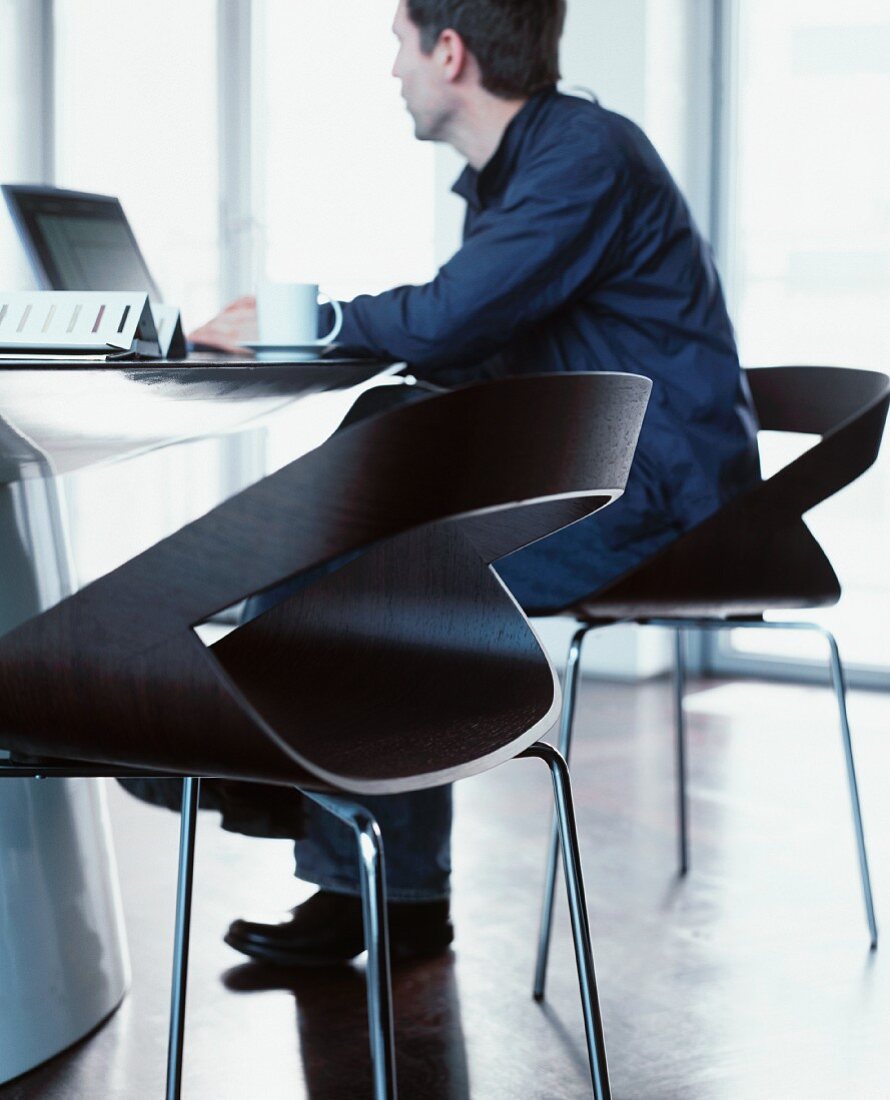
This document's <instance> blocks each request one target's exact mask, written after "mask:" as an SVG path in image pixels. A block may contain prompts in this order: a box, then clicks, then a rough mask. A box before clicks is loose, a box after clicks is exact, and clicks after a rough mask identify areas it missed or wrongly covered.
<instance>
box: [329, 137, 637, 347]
mask: <svg viewBox="0 0 890 1100" xmlns="http://www.w3.org/2000/svg"><path fill="white" fill-rule="evenodd" d="M626 194H627V190H626V188H625V187H624V186H623V185H622V180H621V179H620V176H619V175H618V174H617V173H616V172H615V171H614V170H613V169H612V168H611V166H609V167H604V166H603V165H602V164H600V163H598V162H597V161H596V160H593V159H591V161H590V162H589V163H581V164H578V163H567V162H566V160H565V155H563V156H561V157H560V156H558V155H557V156H555V157H553V158H552V159H548V158H542V160H541V161H540V162H539V164H538V166H537V167H536V168H534V167H533V168H531V169H529V170H528V172H527V173H525V174H524V177H523V180H522V182H521V184H520V185H518V186H516V187H515V188H513V189H512V191H511V192H508V202H507V205H506V207H504V208H501V209H499V210H492V211H487V212H485V213H483V214H482V215H480V217H479V219H478V221H477V223H476V225H475V227H474V231H473V234H472V236H471V237H470V238H469V239H468V240H467V241H466V243H465V244H464V245H463V247H462V248H461V249H460V250H459V251H458V252H457V253H456V254H455V255H454V257H453V258H452V259H451V260H449V261H448V263H446V264H445V265H444V267H442V268H441V270H440V271H439V273H438V275H437V276H436V278H435V279H433V280H432V282H429V283H426V284H425V285H423V286H403V287H397V288H396V289H394V290H389V291H386V292H384V293H383V294H376V295H362V296H360V297H358V298H356V299H354V301H352V302H349V303H346V304H345V305H344V318H343V328H342V331H341V333H340V336H339V340H338V342H339V343H342V344H344V345H346V346H348V347H350V348H356V349H361V350H364V351H367V352H369V353H371V354H373V355H377V356H379V357H381V358H387V359H399V360H405V361H407V362H409V363H410V364H412V366H416V367H436V366H438V365H441V364H446V363H448V364H459V363H461V362H470V361H474V360H481V359H484V358H486V357H488V356H490V355H492V354H494V353H495V352H497V351H498V350H500V349H501V348H503V347H504V346H505V345H506V344H508V343H509V342H510V341H511V340H513V339H514V338H515V337H516V336H518V335H520V334H521V332H522V330H523V329H524V328H527V327H530V326H532V325H534V324H536V323H537V322H539V321H541V320H542V319H544V318H546V317H547V316H549V315H550V314H553V313H555V312H556V311H558V310H559V309H560V308H561V307H562V306H564V305H566V304H567V303H569V302H570V301H572V299H573V298H574V297H575V296H576V295H577V294H578V293H579V292H582V291H583V290H584V289H585V286H589V284H590V282H591V281H592V280H593V279H595V278H597V277H598V276H601V275H602V273H603V271H604V269H606V268H607V267H608V263H609V258H610V255H611V251H612V248H613V246H614V245H615V243H616V241H618V240H619V239H620V237H621V233H622V224H623V217H622V214H623V201H622V200H623V198H624V197H625V196H626Z"/></svg>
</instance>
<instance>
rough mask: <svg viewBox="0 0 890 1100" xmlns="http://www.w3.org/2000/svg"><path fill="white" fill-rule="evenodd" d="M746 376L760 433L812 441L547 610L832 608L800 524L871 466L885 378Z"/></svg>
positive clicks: (814, 370) (886, 394)
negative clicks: (689, 524)
mask: <svg viewBox="0 0 890 1100" xmlns="http://www.w3.org/2000/svg"><path fill="white" fill-rule="evenodd" d="M745 373H746V376H747V380H748V383H749V385H750V387H751V394H752V397H753V399H754V405H755V408H756V411H757V416H758V419H759V423H760V427H761V429H762V430H768V431H780V432H800V433H808V434H810V433H811V434H816V435H819V436H821V439H820V440H819V442H818V443H817V444H815V445H814V446H813V447H811V448H810V449H808V450H807V451H805V452H804V453H803V454H802V455H800V456H799V457H798V458H796V459H795V460H794V461H793V462H790V463H789V464H788V465H787V466H785V467H783V468H782V469H781V470H779V471H778V472H777V473H776V474H774V475H773V476H772V477H770V478H769V479H768V480H766V481H763V482H762V483H760V484H759V485H757V486H755V487H754V488H752V489H751V490H749V491H748V492H747V493H744V494H742V495H741V496H739V497H737V498H736V499H735V500H733V501H731V502H730V503H729V504H727V505H726V506H725V507H724V508H722V509H720V511H719V512H716V513H715V514H714V515H712V516H710V517H708V518H707V519H706V520H704V521H703V522H702V523H700V524H699V525H698V526H696V527H694V528H692V529H691V530H690V531H687V532H686V533H685V534H683V535H682V536H680V538H678V539H677V540H676V541H675V542H673V543H671V544H670V545H668V546H667V547H666V548H665V549H664V550H662V551H661V552H660V553H659V554H657V555H655V556H653V557H652V558H651V559H650V560H648V561H646V562H643V563H642V564H641V565H640V566H638V567H637V568H636V569H634V570H632V571H630V572H628V573H626V574H625V575H624V576H622V577H619V578H617V579H616V580H614V581H612V582H611V583H610V584H608V585H606V586H605V587H604V588H602V589H601V590H600V591H598V592H595V593H592V594H591V595H590V596H589V597H586V598H585V599H584V600H582V601H581V602H580V603H579V604H578V605H577V607H576V608H559V609H556V608H554V609H548V610H549V612H550V613H559V612H562V613H566V612H569V613H572V612H573V611H574V612H576V613H578V614H580V615H581V616H582V617H584V618H588V619H599V618H604V619H625V618H627V619H634V618H644V617H655V616H690V615H696V614H698V615H703V616H706V615H719V616H727V615H751V614H760V613H762V612H763V611H765V610H767V609H770V608H795V607H816V606H825V605H827V604H831V603H835V602H836V601H837V599H838V598H839V596H840V584H839V582H838V579H837V576H836V575H835V572H834V570H833V569H832V567H831V563H830V562H829V561H828V559H827V557H826V556H825V554H824V552H823V550H822V548H821V547H820V546H819V544H818V542H817V541H816V539H815V538H814V537H813V535H812V534H811V532H810V530H809V528H808V527H807V525H806V524H805V523H804V521H803V519H802V518H801V517H802V516H803V515H804V514H805V513H806V512H807V511H809V510H810V509H811V508H813V507H815V505H817V504H819V503H820V502H821V501H823V500H825V499H826V498H828V497H829V496H831V495H832V494H833V493H836V492H837V491H838V490H839V489H842V488H843V487H844V486H845V485H848V484H849V483H850V482H851V481H853V480H855V479H856V478H857V477H859V476H860V475H861V474H862V473H864V472H865V471H866V470H867V469H868V468H869V467H870V466H871V465H872V463H873V462H874V461H875V458H876V457H877V454H878V450H879V448H880V445H881V436H882V433H883V430H884V424H885V421H886V419H887V408H888V404H890V379H888V378H887V376H886V375H884V374H880V373H878V372H875V371H866V370H854V369H848V368H843V367H802V366H801V367H799V366H788V367H766V368H758V369H756V370H749V371H746V372H745Z"/></svg>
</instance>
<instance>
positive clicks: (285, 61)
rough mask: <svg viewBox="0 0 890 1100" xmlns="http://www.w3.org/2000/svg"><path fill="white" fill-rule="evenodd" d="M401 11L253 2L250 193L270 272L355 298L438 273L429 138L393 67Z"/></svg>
mask: <svg viewBox="0 0 890 1100" xmlns="http://www.w3.org/2000/svg"><path fill="white" fill-rule="evenodd" d="M394 11H395V3H394V2H393V0H361V2H360V3H356V2H355V0H326V2H325V5H324V18H320V16H319V8H318V4H317V3H316V2H315V0H261V2H258V3H255V4H254V7H253V12H254V31H255V65H254V69H255V89H254V100H255V107H254V142H255V148H256V156H255V158H254V163H255V171H256V179H255V185H254V193H255V196H256V201H257V216H258V219H259V221H260V225H261V235H262V238H263V240H262V241H261V242H260V244H261V247H260V249H259V252H260V255H261V256H262V255H263V254H265V264H264V266H265V272H266V274H267V275H268V276H269V277H270V278H274V279H293V280H297V281H302V282H318V283H320V284H321V285H322V286H323V287H324V289H325V290H327V291H329V292H330V293H332V294H334V295H335V296H337V297H340V298H350V297H353V296H354V295H355V294H357V293H361V292H376V291H380V290H385V289H387V288H388V287H391V286H395V285H398V284H400V283H413V282H424V281H426V280H427V279H429V278H430V277H431V276H432V275H433V274H434V271H435V265H434V224H433V210H434V207H433V199H434V161H433V149H432V147H431V146H430V145H428V144H427V145H421V144H420V143H419V142H417V141H415V139H414V136H413V128H412V125H411V121H410V119H409V117H408V115H407V113H406V111H405V108H404V104H403V103H402V101H401V99H400V96H399V85H398V82H397V81H396V80H394V79H393V77H392V76H391V75H390V70H391V68H392V63H393V60H394V58H395V52H396V41H395V38H394V37H393V36H392V33H391V26H392V18H393V14H394ZM260 263H261V265H262V264H263V261H262V260H261V261H260Z"/></svg>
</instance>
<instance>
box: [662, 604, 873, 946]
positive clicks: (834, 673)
mask: <svg viewBox="0 0 890 1100" xmlns="http://www.w3.org/2000/svg"><path fill="white" fill-rule="evenodd" d="M649 622H650V624H651V625H652V626H666V627H671V628H673V629H677V622H676V620H674V619H650V620H649ZM684 625H685V626H686V627H696V628H697V629H700V630H713V631H719V630H806V631H812V632H815V633H817V634H821V635H822V637H823V638H824V639H825V641H826V642H827V643H828V649H829V667H830V670H831V683H832V686H833V688H834V694H835V698H836V699H837V707H838V716H839V718H840V726H841V740H842V741H843V746H844V759H845V761H846V766H847V786H848V788H849V791H850V807H851V809H852V812H853V829H854V832H855V835H856V850H857V854H858V857H859V876H860V880H861V882H862V896H863V900H864V902H865V916H866V920H867V921H868V933H869V942H870V944H871V948H872V950H874V949H876V948H877V946H878V925H877V920H876V918H875V907H874V899H873V897H872V890H871V875H870V873H869V868H868V855H867V852H866V847H865V830H864V827H863V824H862V809H861V806H860V803H859V785H858V783H857V781H856V767H855V764H854V762H853V745H852V741H851V738H850V723H849V720H848V717H847V697H846V687H845V684H844V669H843V665H842V663H841V658H840V651H839V649H838V644H837V640H836V639H835V637H834V635H833V634H832V633H831V631H829V630H826V628H825V627H824V626H821V625H820V624H819V623H814V622H810V621H809V620H800V621H797V622H785V621H781V620H779V621H763V620H743V619H740V620H733V621H722V620H714V619H690V620H687V621H686V622H685V623H684Z"/></svg>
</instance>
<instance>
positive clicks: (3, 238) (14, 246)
mask: <svg viewBox="0 0 890 1100" xmlns="http://www.w3.org/2000/svg"><path fill="white" fill-rule="evenodd" d="M28 2H29V0H0V183H24V182H26V180H25V177H26V176H27V175H28V171H27V165H28V164H29V163H32V162H33V158H29V156H28V152H29V150H28V146H27V142H28V141H29V140H30V141H35V140H39V135H37V134H29V133H28V132H27V126H26V112H25V109H24V106H25V104H24V99H25V96H26V95H27V88H26V83H27V75H26V72H25V67H26V66H27V65H28V59H29V51H28V49H27V48H26V34H27V29H28V19H27V12H26V10H25V4H26V3H28ZM32 286H33V282H32V280H31V277H30V274H29V271H28V265H27V263H26V262H25V258H24V253H23V252H22V249H21V247H20V245H19V242H18V237H17V235H16V232H15V230H14V229H13V226H12V221H11V220H10V218H9V215H8V213H7V211H6V204H5V203H4V202H2V201H0V288H2V289H3V290H17V289H23V290H24V289H29V288H31V287H32Z"/></svg>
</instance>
